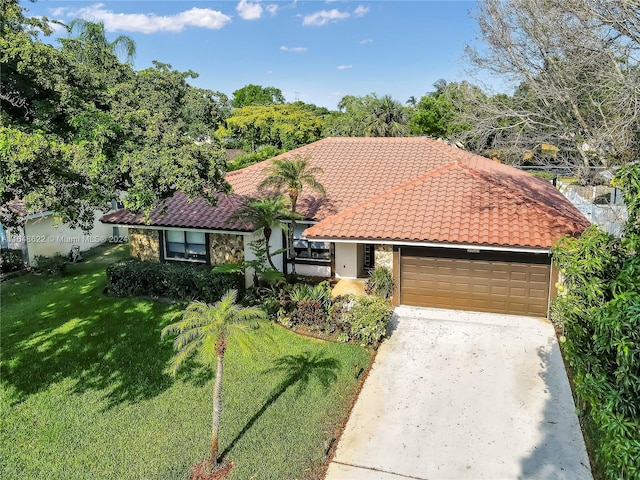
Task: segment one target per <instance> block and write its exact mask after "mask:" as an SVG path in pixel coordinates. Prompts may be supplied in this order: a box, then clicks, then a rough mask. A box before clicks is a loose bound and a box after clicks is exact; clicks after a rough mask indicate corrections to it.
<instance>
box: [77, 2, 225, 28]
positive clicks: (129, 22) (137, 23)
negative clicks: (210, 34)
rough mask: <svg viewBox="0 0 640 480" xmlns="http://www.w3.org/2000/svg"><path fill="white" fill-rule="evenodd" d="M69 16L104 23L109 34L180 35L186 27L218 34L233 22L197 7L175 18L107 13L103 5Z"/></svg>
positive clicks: (84, 8) (97, 4)
mask: <svg viewBox="0 0 640 480" xmlns="http://www.w3.org/2000/svg"><path fill="white" fill-rule="evenodd" d="M66 14H67V16H68V17H80V18H84V19H85V20H90V21H93V22H103V23H104V28H105V30H107V31H108V32H116V31H126V32H142V33H154V32H180V31H182V30H184V28H185V27H202V28H209V29H211V30H218V29H220V28H222V27H224V26H225V25H226V24H227V23H229V22H230V21H231V17H228V16H227V15H225V14H223V13H221V12H219V11H217V10H211V9H209V8H197V7H194V8H192V9H190V10H185V11H184V12H180V13H176V14H175V15H155V14H153V13H149V14H147V13H114V12H113V11H112V10H107V9H105V8H104V4H103V3H96V4H95V5H91V6H90V7H83V8H80V9H77V10H68V11H67V12H66Z"/></svg>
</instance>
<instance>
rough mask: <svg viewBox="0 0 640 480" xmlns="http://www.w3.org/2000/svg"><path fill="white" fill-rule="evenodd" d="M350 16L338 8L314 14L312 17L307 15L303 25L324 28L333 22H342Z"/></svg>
mask: <svg viewBox="0 0 640 480" xmlns="http://www.w3.org/2000/svg"><path fill="white" fill-rule="evenodd" d="M349 16H350V15H349V13H348V12H341V11H340V10H338V9H336V8H334V9H332V10H320V11H319V12H316V13H312V14H311V15H305V17H304V18H303V20H302V25H313V26H322V25H326V24H327V23H329V22H331V21H332V20H342V19H344V18H347V17H349Z"/></svg>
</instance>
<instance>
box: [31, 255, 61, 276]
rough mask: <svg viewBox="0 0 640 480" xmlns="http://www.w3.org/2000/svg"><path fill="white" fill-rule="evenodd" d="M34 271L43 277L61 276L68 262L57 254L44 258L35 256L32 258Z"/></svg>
mask: <svg viewBox="0 0 640 480" xmlns="http://www.w3.org/2000/svg"><path fill="white" fill-rule="evenodd" d="M33 261H34V263H35V266H36V269H37V270H38V271H40V272H42V273H44V274H45V275H62V274H63V273H64V269H65V267H66V266H67V263H68V262H69V260H68V259H67V257H65V256H64V255H60V254H59V253H57V254H55V255H53V256H52V257H45V256H44V255H36V256H35V257H34V258H33Z"/></svg>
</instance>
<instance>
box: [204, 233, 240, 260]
mask: <svg viewBox="0 0 640 480" xmlns="http://www.w3.org/2000/svg"><path fill="white" fill-rule="evenodd" d="M243 237H244V235H227V234H223V233H210V234H209V257H210V259H211V265H221V264H223V263H240V262H242V261H244V242H243Z"/></svg>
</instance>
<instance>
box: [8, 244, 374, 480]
mask: <svg viewBox="0 0 640 480" xmlns="http://www.w3.org/2000/svg"><path fill="white" fill-rule="evenodd" d="M127 255H128V252H127V249H126V247H125V246H117V247H105V248H99V249H97V250H96V251H94V252H93V253H92V254H90V255H87V256H86V257H85V258H86V259H87V260H86V261H85V262H84V263H81V264H77V265H67V271H66V273H65V275H64V276H63V277H62V278H47V277H45V276H38V275H27V276H23V277H19V278H16V279H13V280H10V281H8V282H5V283H3V284H2V285H1V286H0V288H1V292H0V293H1V295H2V305H1V315H2V317H1V320H2V321H1V325H0V327H1V328H0V339H1V342H2V344H1V348H2V350H1V352H2V357H1V364H0V380H1V382H0V437H1V438H2V442H0V478H3V479H27V478H28V479H40V478H42V479H44V478H46V479H83V480H84V479H86V478H93V479H162V480H167V479H185V478H186V477H187V471H188V469H189V467H190V465H191V464H193V463H195V462H196V461H198V460H200V459H201V458H203V457H204V456H205V455H206V454H207V452H208V448H209V442H210V422H211V393H212V385H213V371H212V370H211V369H210V368H207V367H205V366H203V365H199V364H196V363H194V364H193V365H192V368H190V369H188V370H185V373H184V374H182V375H180V376H179V377H178V378H177V379H176V380H172V379H171V378H170V377H169V376H168V375H166V374H165V373H164V368H165V366H166V364H167V361H168V359H169V358H170V357H171V355H172V353H173V352H172V347H171V341H170V340H168V341H164V342H161V341H160V330H161V329H162V327H163V326H164V325H166V324H167V323H170V321H171V318H172V315H174V314H175V313H176V312H178V311H179V310H180V306H177V305H167V304H161V303H157V302H152V301H144V300H139V299H122V298H113V297H108V296H105V295H103V289H104V286H105V274H104V270H105V267H106V265H107V264H109V263H110V262H113V261H115V260H118V259H121V258H123V257H126V256H127ZM258 343H260V344H262V345H263V347H264V348H263V349H262V350H261V351H260V352H261V353H259V354H253V355H248V354H244V353H241V352H242V351H241V349H239V348H236V346H234V345H233V344H231V345H230V346H229V349H228V352H227V355H226V356H225V383H224V391H223V402H224V403H223V407H224V410H223V418H222V431H221V439H220V440H221V451H222V453H223V455H224V458H225V459H231V460H233V461H234V463H235V468H234V470H233V475H232V478H237V479H243V480H244V479H256V480H257V479H278V480H284V479H311V478H316V477H317V475H318V472H320V471H321V466H322V463H323V461H324V456H325V449H326V447H327V444H328V442H329V441H330V440H331V439H332V438H333V437H334V436H335V432H336V429H337V428H338V426H339V425H340V423H341V422H342V421H343V419H344V417H345V415H346V413H347V410H348V407H349V404H350V402H351V399H352V397H353V395H354V394H355V391H356V388H357V379H356V378H355V375H354V373H355V372H358V371H359V370H360V369H361V368H366V366H367V365H368V363H369V362H370V356H369V354H368V353H367V352H366V351H365V350H364V349H362V348H359V347H357V346H353V345H343V344H334V343H327V342H322V341H318V340H312V339H308V338H303V337H300V336H297V335H295V334H293V333H291V332H289V331H287V330H284V329H281V328H277V327H274V328H273V329H272V331H270V340H268V339H267V338H266V336H265V335H264V334H263V336H262V337H259V338H258Z"/></svg>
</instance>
